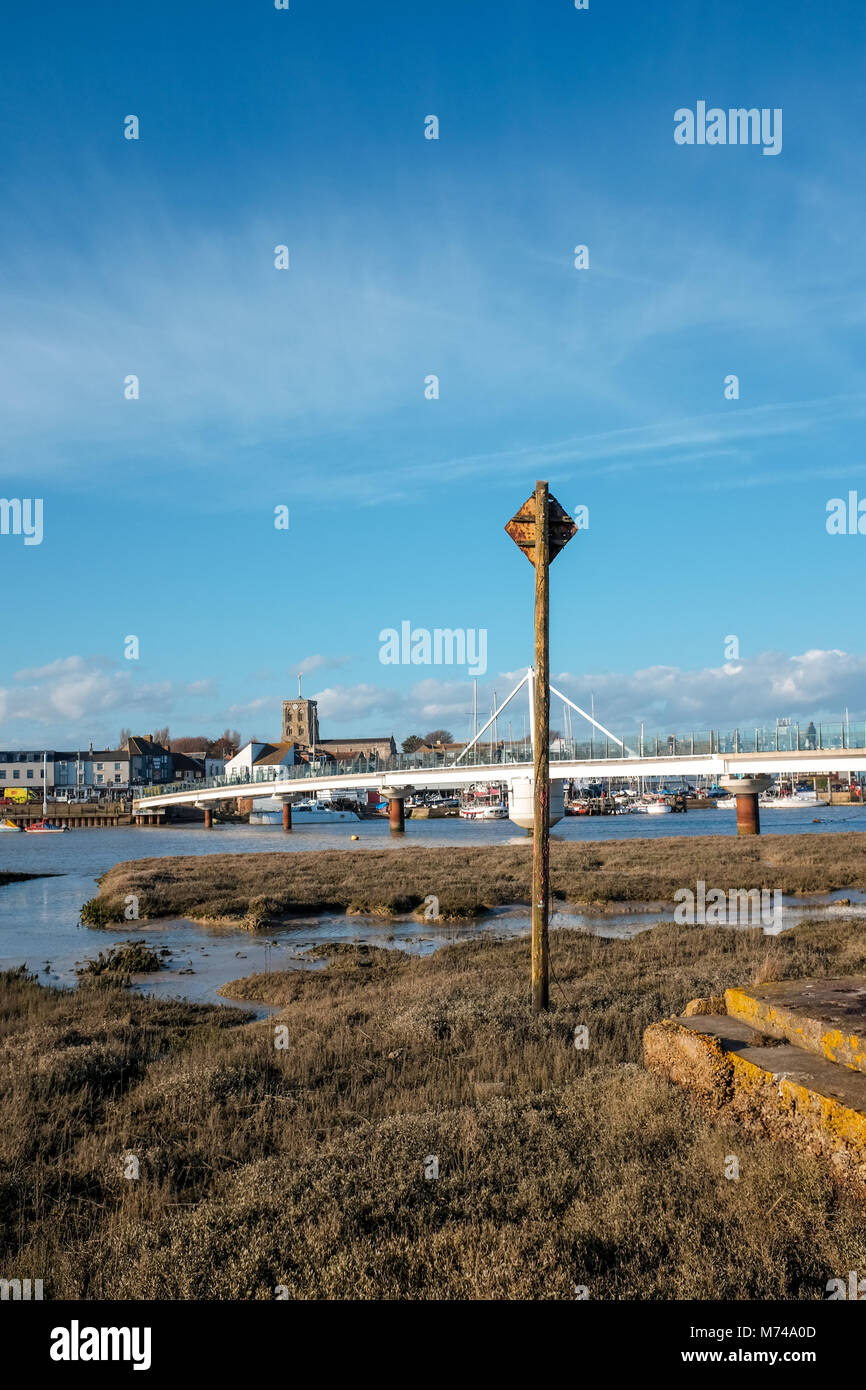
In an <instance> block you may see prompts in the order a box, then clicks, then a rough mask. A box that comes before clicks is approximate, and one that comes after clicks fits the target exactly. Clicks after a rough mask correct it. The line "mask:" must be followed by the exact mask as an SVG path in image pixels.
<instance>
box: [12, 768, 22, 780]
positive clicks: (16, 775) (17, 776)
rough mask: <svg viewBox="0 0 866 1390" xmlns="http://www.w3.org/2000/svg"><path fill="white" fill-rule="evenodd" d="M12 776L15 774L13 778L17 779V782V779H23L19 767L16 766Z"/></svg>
mask: <svg viewBox="0 0 866 1390" xmlns="http://www.w3.org/2000/svg"><path fill="white" fill-rule="evenodd" d="M12 776H13V778H14V779H15V781H16V782H17V781H20V779H21V773H20V772H19V771H18V768H17V767H16V769H15V771H14V772H13V773H12Z"/></svg>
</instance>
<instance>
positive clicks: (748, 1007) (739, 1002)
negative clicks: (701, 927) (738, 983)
mask: <svg viewBox="0 0 866 1390" xmlns="http://www.w3.org/2000/svg"><path fill="white" fill-rule="evenodd" d="M725 1004H726V1008H727V1012H728V1013H729V1014H730V1015H731V1016H732V1017H733V1018H738V1019H739V1020H740V1021H741V1022H742V1023H747V1024H748V1025H749V1026H750V1027H752V1028H755V1029H757V1030H758V1031H759V1032H765V1033H769V1034H770V1035H771V1036H773V1037H775V1038H787V1039H788V1040H789V1041H790V1042H792V1043H794V1044H796V1045H797V1046H798V1047H802V1048H803V1049H804V1051H806V1052H811V1053H814V1055H815V1056H818V1057H826V1058H827V1060H828V1061H830V1062H837V1063H838V1064H839V1065H840V1066H843V1067H847V1068H848V1069H849V1070H850V1071H861V1072H866V1040H864V1039H863V1038H862V1037H860V1036H859V1035H857V1034H856V1033H849V1034H845V1033H843V1032H842V1031H841V1030H840V1029H839V1028H827V1027H825V1026H824V1024H823V1021H822V1020H820V1019H819V1018H804V1017H803V1016H802V1014H801V1013H795V1012H794V1011H793V1010H790V1009H786V1008H785V1007H784V1006H783V1005H778V1006H777V1005H774V1004H772V1003H771V1002H770V1001H769V1000H768V999H761V998H759V997H755V996H754V995H752V994H749V992H748V991H747V990H744V989H727V990H725Z"/></svg>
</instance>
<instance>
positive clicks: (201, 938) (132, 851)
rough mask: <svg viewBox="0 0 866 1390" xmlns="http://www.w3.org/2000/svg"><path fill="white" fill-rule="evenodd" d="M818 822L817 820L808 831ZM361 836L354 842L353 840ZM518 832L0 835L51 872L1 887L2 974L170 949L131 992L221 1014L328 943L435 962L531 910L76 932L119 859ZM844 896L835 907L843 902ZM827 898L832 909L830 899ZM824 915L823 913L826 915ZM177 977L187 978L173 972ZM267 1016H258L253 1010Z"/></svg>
mask: <svg viewBox="0 0 866 1390" xmlns="http://www.w3.org/2000/svg"><path fill="white" fill-rule="evenodd" d="M816 822H817V823H816ZM762 829H763V831H764V833H765V834H770V833H777V834H801V833H804V832H813V831H814V832H815V833H823V834H826V833H834V832H836V831H845V830H860V829H863V830H866V814H864V810H863V809H862V808H860V807H857V806H834V807H825V806H816V807H808V808H797V809H795V810H788V811H772V810H770V811H766V812H765V813H763V815H762ZM735 833H736V817H735V815H734V813H733V812H732V811H719V810H713V811H694V812H690V813H687V814H686V815H670V816H646V815H628V816H593V817H583V816H581V817H576V816H575V817H567V818H566V819H565V820H563V821H561V822H560V823H559V825H557V826H556V827H555V829H554V831H553V837H554V838H555V839H561V840H574V841H591V840H622V839H640V838H644V839H659V838H663V837H669V836H673V835H733V834H735ZM352 834H356V835H358V837H359V838H358V840H357V841H352V840H351V839H350V836H351V835H352ZM526 839H527V837H526V835H525V833H524V832H522V831H520V830H519V829H518V828H517V827H516V826H515V825H513V824H512V823H511V822H510V821H490V822H486V823H474V822H468V821H461V820H457V819H451V818H449V819H445V820H422V821H411V820H410V821H407V823H406V834H405V836H392V835H391V834H390V832H389V829H388V824H387V821H384V820H375V821H362V822H359V823H346V824H343V825H340V826H307V827H305V828H304V829H302V830H296V831H293V833H292V834H291V835H285V834H284V833H283V831H282V829H281V828H280V827H276V826H247V825H241V826H228V825H226V826H217V827H216V828H215V829H214V830H204V829H203V828H201V827H199V826H178V827H172V828H171V829H157V828H153V827H137V826H129V827H119V828H117V829H106V830H95V829H91V830H74V831H70V832H69V833H68V834H66V835H45V836H43V835H25V834H19V835H7V834H0V869H6V870H13V871H14V870H19V871H21V872H29V873H34V872H39V871H40V870H43V871H44V872H46V873H52V874H56V875H59V876H58V877H55V878H41V879H31V880H29V881H28V882H25V883H10V884H7V885H6V886H5V887H0V969H3V970H8V969H10V968H12V967H14V966H18V965H21V964H26V965H27V967H28V968H29V969H31V970H34V971H38V972H39V975H40V978H41V979H42V980H44V981H45V982H46V983H51V984H64V985H68V984H74V982H75V979H76V975H75V967H76V964H81V963H83V962H84V961H85V960H87V959H89V958H91V957H93V956H95V955H96V954H97V953H98V951H100V950H103V949H105V948H106V947H108V946H112V945H116V944H117V943H118V942H119V941H123V940H127V939H130V938H131V937H133V936H135V937H138V938H143V939H144V940H146V941H147V942H148V943H149V944H150V945H152V946H153V947H154V948H155V949H159V948H160V947H162V946H165V947H167V948H168V950H169V952H170V954H169V956H167V957H166V965H167V968H166V969H165V970H162V971H160V972H159V973H158V974H155V975H147V976H141V977H140V978H139V979H138V980H137V981H136V985H137V987H139V988H141V989H142V990H143V991H144V992H145V993H148V994H154V995H166V996H171V997H174V998H185V999H191V1000H198V1001H202V1002H204V1001H206V1002H210V1003H215V1002H218V1003H223V1004H224V1003H226V1002H227V1001H226V1000H225V999H222V998H220V997H219V996H218V995H217V993H216V991H217V989H218V987H219V986H220V985H221V984H224V983H225V982H226V981H228V980H231V979H236V978H237V977H238V976H241V975H250V974H253V973H258V972H262V971H269V970H287V969H319V968H321V962H320V961H318V960H317V959H315V958H314V959H310V958H309V957H308V956H307V955H306V952H308V951H309V948H310V947H311V946H312V945H314V944H316V943H320V942H325V941H358V942H365V943H368V944H369V945H374V946H390V947H399V948H401V949H403V950H407V951H412V952H416V953H421V954H424V953H427V952H430V951H434V950H436V949H437V947H439V946H442V945H445V944H448V943H450V942H454V941H462V940H466V939H470V938H472V939H475V938H477V937H479V936H492V937H497V938H501V937H504V936H512V935H521V934H523V933H526V932H528V931H529V918H528V914H527V911H526V909H525V908H522V907H514V908H503V909H501V910H499V911H497V912H495V913H491V914H489V915H488V916H487V917H485V918H484V919H483V920H482V921H480V922H478V923H472V924H468V925H466V924H461V925H459V926H455V925H452V926H448V925H442V926H438V925H437V924H435V923H432V922H418V921H416V920H415V919H414V918H410V919H404V918H401V919H398V920H395V921H388V922H383V921H382V919H381V918H378V917H370V918H367V917H355V916H352V917H347V916H345V915H344V914H328V913H322V914H320V915H318V916H316V917H309V918H295V919H293V921H292V923H291V924H290V925H288V926H286V927H281V928H278V929H276V930H273V931H269V932H268V933H259V934H257V935H253V934H251V933H249V932H244V931H239V930H236V929H234V928H226V927H203V926H199V925H196V924H194V923H192V922H187V921H171V922H169V921H166V922H157V923H146V924H145V925H144V926H142V927H139V928H136V927H135V925H134V924H133V923H124V924H123V925H122V926H120V927H116V928H107V929H101V928H94V927H85V926H82V925H80V919H79V912H80V908H81V905H82V903H84V902H85V901H86V900H87V899H88V898H92V897H93V896H94V894H95V892H96V888H97V885H96V879H97V878H98V876H99V875H101V874H103V873H105V872H106V870H107V869H109V868H111V867H112V865H114V864H117V863H119V862H120V861H121V860H125V859H149V858H154V857H160V856H162V855H172V854H178V855H185V854H243V853H263V852H265V853H267V852H278V853H286V852H288V853H293V852H298V851H300V850H321V849H330V850H337V849H340V850H348V849H351V850H355V851H357V852H359V853H363V852H364V851H365V850H366V849H371V848H372V849H386V848H394V849H399V848H402V847H404V846H406V847H410V846H411V845H412V844H413V843H417V844H423V845H427V846H431V847H432V846H435V845H460V844H469V845H484V844H489V845H493V844H509V843H510V844H523V843H525V842H526ZM842 895H843V894H842V892H841V891H840V893H838V894H836V895H835V896H836V897H840V896H842ZM832 896H833V895H831V897H830V899H822V900H821V902H822V904H823V903H826V902H827V901H830V900H831V899H832ZM844 896H845V897H846V898H848V899H850V900H851V902H852V904H854V905H853V906H851V907H840V908H838V909H833V908H832V907H831V908H830V909H829V910H830V911H831V912H832V911H837V912H839V913H840V914H845V915H848V916H850V915H852V914H853V913H857V914H860V913H866V903H863V902H862V901H861V900H860V895H857V894H855V893H851V892H846V893H845V894H844ZM807 910H808V904H806V905H804V904H803V902H802V900H800V901H798V903H797V904H796V906H795V907H789V912H790V917H789V921H788V923H786V924H792V923H793V921H794V920H796V918H797V917H798V916H801V915H803V913H804V912H806V911H807ZM823 910H824V911H826V910H827V909H826V908H824V909H823ZM665 915H672V910H671V914H659V913H658V912H634V911H630V912H629V913H622V914H619V913H617V914H614V915H612V916H611V915H605V916H604V917H593V916H590V915H586V914H581V913H553V914H551V926H554V927H556V926H564V927H574V928H577V929H581V930H584V931H593V932H597V933H598V934H600V935H603V936H630V935H633V934H634V933H635V932H637V931H642V930H645V929H646V928H647V927H649V926H653V925H654V924H655V923H656V922H657V921H659V920H661V919H662V917H663V916H665ZM181 972H184V973H181ZM260 1012H264V1011H260Z"/></svg>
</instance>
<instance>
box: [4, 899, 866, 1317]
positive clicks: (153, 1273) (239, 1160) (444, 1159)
mask: <svg viewBox="0 0 866 1390" xmlns="http://www.w3.org/2000/svg"><path fill="white" fill-rule="evenodd" d="M320 954H327V956H328V960H329V964H328V967H327V968H326V969H323V970H320V971H298V972H280V973H274V974H269V975H258V976H252V977H247V978H246V979H243V980H240V981H236V982H234V983H233V984H232V985H231V986H229V987H227V988H226V990H225V991H224V992H225V993H227V994H229V995H230V996H231V997H233V998H236V999H238V998H239V999H241V1000H262V999H263V1000H265V1001H267V1002H269V1003H270V1004H271V1005H273V1006H274V1007H275V1008H276V1009H277V1010H279V1012H277V1013H275V1014H273V1015H272V1016H271V1017H269V1018H268V1019H267V1020H265V1021H255V1022H249V1021H248V1018H249V1016H248V1015H245V1014H243V1013H242V1012H241V1011H240V1010H237V1009H234V1008H232V1009H215V1008H208V1007H204V1006H193V1005H187V1004H181V1003H166V1002H158V1001H155V1000H152V999H147V998H143V997H140V996H137V995H133V994H130V993H128V992H124V991H123V990H121V989H115V990H112V989H111V988H110V986H105V987H104V988H102V989H99V990H96V989H95V988H94V987H93V986H91V985H90V984H88V983H87V982H85V983H84V984H83V985H82V986H81V987H80V988H79V990H78V991H76V992H75V993H64V992H61V991H58V990H55V989H50V988H45V987H43V986H40V985H39V984H38V983H36V981H35V980H34V979H32V978H30V977H28V976H26V974H24V973H23V972H20V971H19V972H13V973H11V974H7V975H5V976H2V977H0V1095H2V1103H3V1113H4V1116H5V1122H4V1126H3V1127H2V1130H0V1175H2V1176H0V1245H2V1250H0V1267H2V1269H3V1272H4V1274H5V1275H6V1277H14V1276H15V1275H16V1274H21V1275H22V1276H30V1277H34V1278H35V1277H42V1278H43V1279H44V1280H45V1288H46V1296H47V1297H51V1298H81V1297H86V1298H133V1297H143V1298H179V1299H184V1298H214V1299H230V1298H270V1297H273V1293H274V1289H275V1287H276V1286H277V1285H285V1286H286V1287H287V1289H288V1291H289V1295H290V1297H292V1298H302V1299H313V1298H340V1299H356V1298H361V1299H374V1298H376V1299H382V1298H384V1299H397V1298H400V1299H455V1298H460V1299H487V1298H532V1299H560V1298H573V1297H574V1285H575V1284H585V1285H587V1286H588V1287H589V1290H590V1296H591V1297H593V1298H613V1299H674V1298H680V1299H683V1298H699V1299H721V1298H730V1299H749V1298H759V1297H761V1298H780V1299H820V1298H823V1297H825V1296H826V1295H825V1285H826V1281H827V1280H828V1279H829V1278H831V1277H837V1276H839V1275H842V1276H844V1275H845V1272H846V1271H847V1270H849V1269H857V1268H863V1267H866V1227H864V1221H863V1215H864V1212H863V1206H862V1202H861V1201H859V1200H858V1199H857V1198H856V1197H855V1196H854V1195H853V1194H851V1193H849V1192H847V1191H845V1190H843V1189H841V1188H839V1187H838V1186H836V1185H834V1182H833V1181H832V1179H831V1176H830V1173H829V1171H828V1168H827V1166H826V1164H823V1163H821V1162H820V1161H819V1160H817V1159H814V1158H812V1157H810V1156H809V1155H808V1154H803V1153H798V1152H795V1151H794V1150H792V1149H790V1148H788V1147H786V1146H784V1145H779V1144H771V1143H768V1142H764V1141H762V1140H760V1139H756V1138H750V1137H748V1136H747V1135H745V1134H743V1133H741V1132H740V1131H738V1130H736V1129H733V1128H726V1127H723V1125H722V1124H721V1123H720V1122H719V1121H718V1120H711V1119H710V1118H708V1117H707V1116H706V1115H705V1114H704V1113H703V1112H702V1111H700V1110H699V1109H698V1108H697V1107H696V1106H695V1105H694V1104H693V1103H692V1101H691V1100H690V1098H689V1096H688V1094H687V1093H685V1092H683V1091H681V1090H679V1089H678V1088H676V1087H674V1086H672V1085H670V1084H669V1083H667V1082H665V1081H663V1080H661V1079H659V1078H658V1077H656V1076H652V1075H649V1074H648V1073H646V1072H645V1071H644V1070H643V1068H642V1067H641V1065H640V1058H641V1038H642V1033H643V1030H644V1028H645V1026H646V1025H647V1024H648V1023H649V1022H651V1021H654V1020H656V1019H659V1018H662V1017H664V1016H665V1015H670V1014H675V1013H679V1012H680V1011H681V1010H682V1008H683V1006H684V1004H685V1003H686V1002H687V1000H688V999H690V998H692V997H695V996H697V995H701V994H711V993H715V994H717V993H719V992H720V991H721V990H723V989H724V988H725V987H726V986H727V985H731V984H743V983H748V982H749V981H751V980H752V979H753V978H754V977H755V975H756V974H760V975H766V974H767V972H769V974H770V975H771V976H772V977H774V978H785V977H797V976H803V975H828V974H850V973H854V972H862V971H866V932H864V929H863V928H862V927H861V926H860V925H859V924H858V923H856V922H848V923H845V922H841V921H838V920H837V921H832V922H828V923H822V924H820V925H818V924H808V923H807V924H803V925H801V926H799V927H797V928H796V929H795V930H794V931H791V932H789V933H786V934H784V935H782V936H779V937H775V938H773V939H772V940H769V941H768V939H767V938H766V937H764V936H763V935H762V933H761V932H760V931H758V930H754V929H748V930H733V929H728V928H716V927H703V928H694V927H680V926H677V925H674V924H670V925H662V926H659V927H656V928H655V929H653V930H651V931H647V932H644V933H642V934H640V935H639V936H637V937H635V938H633V939H631V940H629V941H619V940H605V939H602V938H599V937H594V936H589V935H584V934H581V933H577V932H555V933H553V934H552V946H551V956H552V962H553V967H554V972H555V981H554V986H553V999H552V1003H553V1007H552V1009H551V1011H550V1013H549V1014H546V1015H543V1016H541V1017H540V1018H536V1019H533V1018H531V1017H530V1015H529V1012H528V1008H527V992H528V979H529V945H528V941H527V940H526V939H525V938H524V939H519V940H513V939H512V940H508V941H503V942H491V941H489V940H488V941H475V942H465V943H462V944H460V945H456V946H452V947H448V948H445V949H443V950H440V951H438V952H436V953H435V954H434V955H432V956H428V957H425V958H421V959H419V958H416V957H409V956H407V955H404V954H403V953H401V952H399V951H383V950H377V949H373V948H368V949H363V948H353V947H348V946H344V947H342V948H339V949H338V948H336V947H331V948H322V949H321V951H320ZM578 1023H581V1024H585V1025H586V1026H587V1028H588V1030H589V1047H588V1049H587V1050H586V1051H580V1050H577V1049H576V1048H575V1046H574V1041H573V1039H574V1028H575V1025H576V1024H578ZM282 1025H285V1028H286V1029H287V1037H288V1046H287V1047H285V1048H278V1047H277V1046H275V1041H276V1038H277V1036H278V1029H279V1028H280V1027H281V1026H282ZM126 1153H134V1154H135V1155H136V1156H137V1157H138V1158H139V1162H140V1177H139V1178H138V1179H137V1180H130V1179H125V1178H124V1177H123V1155H124V1154H126ZM729 1154H735V1155H737V1157H738V1158H739V1162H740V1174H741V1177H740V1180H739V1182H733V1181H729V1180H726V1179H725V1177H724V1167H725V1161H726V1157H727V1156H728V1155H729ZM428 1155H436V1156H437V1157H438V1160H439V1173H440V1176H439V1177H438V1179H436V1180H425V1178H424V1161H425V1159H426V1158H427V1156H428Z"/></svg>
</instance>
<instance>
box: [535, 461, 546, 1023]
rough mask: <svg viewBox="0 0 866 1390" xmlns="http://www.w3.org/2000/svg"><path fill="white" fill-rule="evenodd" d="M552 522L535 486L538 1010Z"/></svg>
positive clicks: (542, 973) (542, 489) (538, 1008)
mask: <svg viewBox="0 0 866 1390" xmlns="http://www.w3.org/2000/svg"><path fill="white" fill-rule="evenodd" d="M549 578H550V526H549V516H548V507H547V483H541V482H536V484H535V682H534V687H535V749H534V768H533V778H534V780H533V792H534V796H533V819H532V1012H533V1013H534V1014H539V1013H541V1012H542V1010H544V1009H546V1008H547V1007H548V1002H549V985H548V940H547V925H548V911H549V906H550V651H549V640H548V639H549V629H550V585H549Z"/></svg>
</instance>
